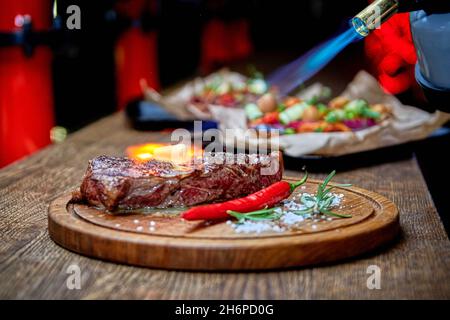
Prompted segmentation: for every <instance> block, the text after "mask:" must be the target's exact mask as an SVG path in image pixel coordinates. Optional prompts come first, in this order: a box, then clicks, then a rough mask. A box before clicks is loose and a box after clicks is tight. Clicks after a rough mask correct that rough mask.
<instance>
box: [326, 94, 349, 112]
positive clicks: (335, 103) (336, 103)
mask: <svg viewBox="0 0 450 320" xmlns="http://www.w3.org/2000/svg"><path fill="white" fill-rule="evenodd" d="M349 102H350V100H349V99H348V98H346V97H342V96H339V97H336V98H334V99H333V100H331V101H330V103H328V105H329V106H330V108H333V109H342V108H344V106H345V105H346V104H347V103H349Z"/></svg>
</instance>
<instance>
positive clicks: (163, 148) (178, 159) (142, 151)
mask: <svg viewBox="0 0 450 320" xmlns="http://www.w3.org/2000/svg"><path fill="white" fill-rule="evenodd" d="M126 154H127V156H128V157H129V158H131V159H134V160H137V161H148V160H151V159H155V160H161V161H169V162H173V163H187V162H190V161H191V160H192V159H195V158H198V157H202V156H203V150H202V149H198V148H195V147H194V146H192V147H189V146H187V145H185V144H175V145H172V144H169V143H146V144H140V145H134V146H129V147H128V148H127V149H126Z"/></svg>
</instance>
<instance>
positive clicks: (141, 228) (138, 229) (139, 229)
mask: <svg viewBox="0 0 450 320" xmlns="http://www.w3.org/2000/svg"><path fill="white" fill-rule="evenodd" d="M136 230H137V231H142V230H144V228H143V227H142V226H139V227H137V228H136Z"/></svg>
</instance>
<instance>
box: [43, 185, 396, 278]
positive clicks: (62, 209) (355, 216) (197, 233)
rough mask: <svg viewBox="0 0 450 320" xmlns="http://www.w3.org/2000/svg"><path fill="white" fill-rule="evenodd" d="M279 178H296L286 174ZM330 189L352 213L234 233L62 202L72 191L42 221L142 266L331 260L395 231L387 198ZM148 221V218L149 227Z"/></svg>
mask: <svg viewBox="0 0 450 320" xmlns="http://www.w3.org/2000/svg"><path fill="white" fill-rule="evenodd" d="M285 180H286V181H288V182H292V183H293V182H295V179H292V178H285ZM318 184H319V182H317V181H309V182H308V183H307V184H306V185H304V186H303V188H304V189H303V190H304V191H303V190H302V189H300V188H297V190H295V191H294V193H293V194H292V195H291V197H295V196H298V194H299V193H301V192H308V193H313V192H315V190H316V189H317V186H318ZM330 185H332V184H330ZM336 192H338V193H342V194H343V195H344V198H343V201H342V203H341V206H340V208H338V209H336V210H335V211H336V212H338V213H346V214H351V215H352V217H351V218H348V219H339V218H335V219H332V220H331V221H318V222H316V223H312V221H305V222H304V223H303V224H302V225H301V227H299V228H298V229H296V230H289V231H286V232H283V233H279V232H278V233H277V232H266V233H261V234H256V233H253V234H242V233H239V234H238V233H236V232H234V230H233V229H232V228H231V226H229V225H227V224H226V223H225V222H224V221H222V222H219V223H215V224H205V223H204V222H199V221H184V220H183V219H180V217H179V216H178V215H175V214H170V215H168V214H166V213H165V211H164V210H162V211H161V212H154V213H153V214H146V215H143V214H126V215H112V214H108V213H107V212H105V211H104V210H98V209H94V208H91V207H89V206H86V205H83V204H73V203H69V200H70V199H71V194H65V195H62V196H61V197H58V198H57V199H56V200H55V201H53V202H52V204H51V205H50V207H49V217H48V221H49V227H48V228H49V234H50V237H51V238H52V239H53V240H54V241H55V242H57V243H58V244H60V245H61V246H63V247H65V248H67V249H69V250H72V251H75V252H78V253H81V254H84V255H87V256H91V257H96V258H101V259H104V260H108V261H114V262H119V263H126V264H130V265H138V266H145V267H154V268H162V269H182V270H214V271H217V270H223V271H231V270H264V269H265V270H267V269H275V268H289V267H296V266H306V265H312V264H318V263H324V262H331V261H335V260H340V259H344V258H349V257H352V256H355V255H358V254H361V253H363V252H367V251H369V250H372V249H374V248H376V247H378V246H380V245H383V244H386V243H388V242H390V241H391V240H393V239H394V238H395V236H396V235H397V233H398V231H399V224H398V210H397V208H396V207H395V205H394V204H393V203H392V202H390V201H389V200H388V199H386V198H385V197H383V196H381V195H379V194H376V193H373V192H370V191H367V190H362V189H361V190H360V189H358V188H356V187H352V188H348V189H347V188H346V189H344V188H336ZM341 207H342V208H341ZM155 221H156V224H155ZM150 222H153V223H154V224H155V227H152V230H151V231H150ZM313 225H314V227H315V228H313V227H312V226H313Z"/></svg>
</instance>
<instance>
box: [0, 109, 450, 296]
mask: <svg viewBox="0 0 450 320" xmlns="http://www.w3.org/2000/svg"><path fill="white" fill-rule="evenodd" d="M168 140H169V137H168V136H167V135H166V134H160V133H142V132H136V131H133V130H131V129H128V128H127V126H126V123H125V119H124V117H123V115H122V114H116V115H113V116H110V117H107V118H104V119H102V120H100V121H98V122H96V123H94V124H93V125H90V126H88V127H86V128H85V129H83V130H81V131H79V132H76V133H74V134H72V135H71V136H70V137H69V138H68V139H67V140H66V141H65V142H64V143H62V144H60V145H56V146H52V147H49V148H46V149H45V150H43V151H42V152H39V153H37V154H35V155H33V156H31V157H29V158H27V159H24V160H22V161H19V162H17V163H15V164H13V165H11V166H8V167H6V168H4V169H2V170H0V283H1V285H0V298H33V299H43V298H44V299H45V298H50V299H53V298H64V299H79V298H82V299H95V298H104V299H105V298H116V299H124V298H128V299H263V298H265V299H326V298H329V299H352V298H353V299H374V298H378V299H379V298H381V299H389V298H400V299H430V298H438V299H449V298H450V288H449V282H448V279H450V268H449V266H450V242H449V240H448V238H447V235H446V233H445V230H444V229H443V226H442V223H441V221H440V219H439V216H438V214H437V212H436V209H435V207H434V205H433V202H432V200H431V197H430V195H429V193H428V190H427V188H426V185H425V182H424V180H423V177H422V175H421V173H420V171H419V168H418V166H417V163H416V161H415V159H408V160H404V161H398V162H393V163H388V164H381V165H377V166H372V167H367V168H361V169H356V170H352V171H347V172H341V173H338V175H337V176H336V178H335V179H334V180H335V181H336V182H340V183H353V184H354V185H357V186H359V187H362V188H365V189H368V190H372V191H375V192H377V193H380V194H382V195H383V196H385V197H387V198H388V199H390V200H392V201H393V202H394V203H395V204H396V205H397V206H398V208H399V211H400V225H401V227H402V235H401V237H400V239H399V241H397V242H396V243H395V244H394V245H393V246H391V247H388V248H384V249H380V250H377V251H376V252H374V253H371V254H367V255H364V256H362V257H358V258H357V259H350V260H347V261H344V262H341V263H339V264H327V265H322V266H320V267H314V268H298V269H291V270H287V271H270V272H244V273H242V272H239V273H229V272H227V273H223V272H222V273H221V272H210V273H204V272H179V271H165V270H157V269H146V268H139V267H130V266H125V265H118V264H114V263H109V262H104V261H99V260H95V259H90V258H87V257H84V256H81V255H78V254H75V253H73V252H70V251H68V250H66V249H64V248H62V247H60V246H58V245H56V244H55V243H54V242H53V241H52V240H51V239H50V237H49V235H48V232H47V208H48V205H49V203H50V202H51V201H52V200H54V199H56V198H57V197H58V196H60V195H61V194H63V193H65V192H68V191H70V190H72V189H74V188H76V187H77V186H78V185H79V183H80V181H81V177H82V174H83V173H84V171H85V169H86V166H87V161H88V160H89V159H90V158H93V157H94V156H97V155H99V154H108V155H123V151H124V148H125V147H126V146H127V145H130V144H136V143H142V142H147V141H168ZM301 166H302V164H301V163H299V168H301ZM286 174H288V175H295V174H296V175H297V176H300V174H299V173H296V172H287V173H286ZM313 178H318V179H319V178H320V179H322V178H323V175H315V176H313ZM71 264H77V265H78V266H79V267H80V269H81V272H82V276H81V278H82V284H81V290H69V289H68V288H67V286H66V280H67V277H68V274H67V273H66V271H67V268H68V266H69V265H71ZM370 265H377V266H379V267H380V269H381V290H369V289H367V286H366V281H367V277H368V276H369V275H368V274H367V273H366V272H367V267H368V266H370Z"/></svg>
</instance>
